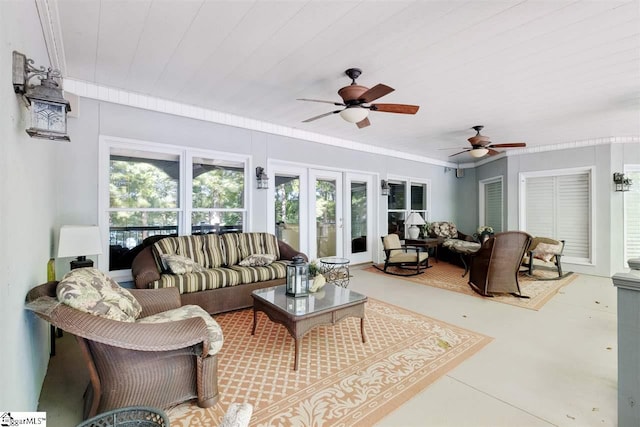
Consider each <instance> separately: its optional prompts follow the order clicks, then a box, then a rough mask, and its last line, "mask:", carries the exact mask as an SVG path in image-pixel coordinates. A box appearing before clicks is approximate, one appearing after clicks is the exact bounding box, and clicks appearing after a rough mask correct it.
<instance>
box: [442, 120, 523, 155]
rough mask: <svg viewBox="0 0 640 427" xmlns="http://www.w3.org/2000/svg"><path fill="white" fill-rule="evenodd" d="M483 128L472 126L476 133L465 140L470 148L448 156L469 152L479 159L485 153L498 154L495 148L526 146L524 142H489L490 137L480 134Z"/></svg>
mask: <svg viewBox="0 0 640 427" xmlns="http://www.w3.org/2000/svg"><path fill="white" fill-rule="evenodd" d="M483 128H484V126H482V125H477V126H474V127H472V129H473V130H475V131H476V134H475V135H474V136H472V137H471V138H468V139H467V141H469V144H471V148H463V149H462V151H460V152H458V153H455V154H452V155H450V156H449V157H453V156H457V155H458V154H462V153H469V154H470V155H471V157H473V158H476V159H479V158H480V157H484V156H486V155H487V154H488V155H490V156H495V155H496V154H500V151H498V150H495V148H519V147H526V146H527V144H525V143H524V142H511V143H507V144H493V143H492V142H491V138H489V137H488V136H484V135H480V131H481V130H482V129H483Z"/></svg>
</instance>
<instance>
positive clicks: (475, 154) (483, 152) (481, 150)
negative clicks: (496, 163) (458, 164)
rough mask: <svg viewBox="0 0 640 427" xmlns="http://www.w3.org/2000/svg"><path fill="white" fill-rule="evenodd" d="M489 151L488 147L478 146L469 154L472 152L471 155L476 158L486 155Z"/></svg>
mask: <svg viewBox="0 0 640 427" xmlns="http://www.w3.org/2000/svg"><path fill="white" fill-rule="evenodd" d="M488 153H489V150H488V149H487V148H476V149H473V150H471V151H469V154H471V157H475V158H476V159H478V158H480V157H483V156H486V155H487V154H488Z"/></svg>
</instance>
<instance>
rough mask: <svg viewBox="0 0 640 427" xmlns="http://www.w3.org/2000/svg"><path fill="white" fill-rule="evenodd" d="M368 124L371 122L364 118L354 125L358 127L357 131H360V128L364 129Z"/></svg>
mask: <svg viewBox="0 0 640 427" xmlns="http://www.w3.org/2000/svg"><path fill="white" fill-rule="evenodd" d="M370 124H371V122H370V121H369V117H365V118H364V119H362V120H360V121H359V122H358V123H356V126H358V129H362V128H366V127H367V126H369V125H370Z"/></svg>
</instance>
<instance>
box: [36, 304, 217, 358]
mask: <svg viewBox="0 0 640 427" xmlns="http://www.w3.org/2000/svg"><path fill="white" fill-rule="evenodd" d="M37 314H38V315H39V316H40V317H42V318H43V319H45V320H47V321H48V322H50V323H51V324H53V325H54V326H56V327H58V328H60V329H62V330H64V331H67V332H69V333H72V334H74V335H77V336H80V337H83V338H86V339H88V340H92V341H96V342H101V343H103V344H107V345H111V346H114V347H119V348H126V349H130V350H138V351H165V350H177V349H180V348H186V347H190V346H194V345H196V344H200V343H202V347H203V348H202V354H203V355H206V354H207V353H208V351H209V335H208V332H207V325H206V323H205V322H204V320H203V319H201V318H199V317H196V318H191V319H184V320H178V321H174V322H166V323H133V322H132V323H129V322H119V321H116V320H111V319H105V318H102V317H97V316H93V315H91V314H88V313H83V312H81V311H79V310H76V309H74V308H71V307H68V306H66V305H64V304H60V303H58V304H57V306H56V307H55V308H54V309H53V310H52V311H51V313H50V315H46V314H41V313H37Z"/></svg>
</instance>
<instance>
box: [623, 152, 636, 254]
mask: <svg viewBox="0 0 640 427" xmlns="http://www.w3.org/2000/svg"><path fill="white" fill-rule="evenodd" d="M630 172H633V173H640V165H634V164H629V165H624V173H625V174H628V173H630ZM635 186H640V182H637V181H636V180H634V181H633V184H632V187H635ZM636 188H637V187H636ZM623 194H624V200H623V203H624V206H623V209H622V215H623V222H622V224H623V225H622V226H623V239H622V241H623V242H624V248H623V251H624V258H623V259H624V265H625V267H629V264H628V263H627V261H628V260H629V258H631V255H630V254H629V251H628V248H627V241H628V236H629V235H628V228H627V205H628V203H629V196H628V195H627V194H628V193H627V192H625V193H623Z"/></svg>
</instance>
